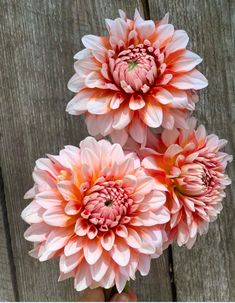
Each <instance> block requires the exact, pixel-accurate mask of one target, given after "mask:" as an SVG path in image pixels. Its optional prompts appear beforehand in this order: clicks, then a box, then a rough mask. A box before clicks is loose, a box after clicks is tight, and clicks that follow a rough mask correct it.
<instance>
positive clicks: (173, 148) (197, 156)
mask: <svg viewBox="0 0 235 303" xmlns="http://www.w3.org/2000/svg"><path fill="white" fill-rule="evenodd" d="M195 126H196V120H194V119H190V120H189V130H179V129H174V130H171V131H169V130H164V131H163V132H162V134H157V135H153V134H152V135H151V136H150V137H149V143H148V145H147V146H148V148H146V149H145V150H142V154H143V157H144V159H143V161H142V165H143V166H144V167H145V169H146V171H147V172H148V173H149V175H151V176H153V177H155V179H156V181H157V182H158V183H159V188H160V186H162V188H161V189H162V190H163V189H164V187H165V190H166V194H167V201H166V206H167V207H168V209H169V211H170V213H171V219H170V222H169V223H168V224H167V227H166V231H167V234H168V242H167V243H168V244H169V243H171V242H172V241H173V240H174V239H176V240H177V243H178V245H179V246H181V245H183V244H186V246H187V247H188V248H191V247H192V246H193V244H194V242H195V240H196V237H197V234H198V233H199V234H200V235H201V234H205V233H206V232H207V231H208V227H209V222H212V221H214V220H215V219H216V217H217V215H218V214H219V213H220V211H221V210H222V204H221V201H222V200H223V198H224V197H225V192H224V189H225V187H226V185H229V184H230V183H231V182H230V179H229V178H228V176H227V175H225V168H226V166H227V162H228V161H231V160H232V156H229V155H228V154H226V153H224V152H221V151H219V150H220V149H221V148H222V147H224V146H225V145H226V143H227V141H226V140H219V139H218V137H217V136H216V135H209V136H206V131H205V128H204V126H202V125H201V126H199V127H198V128H197V130H195Z"/></svg>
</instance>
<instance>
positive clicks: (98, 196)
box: [81, 180, 133, 231]
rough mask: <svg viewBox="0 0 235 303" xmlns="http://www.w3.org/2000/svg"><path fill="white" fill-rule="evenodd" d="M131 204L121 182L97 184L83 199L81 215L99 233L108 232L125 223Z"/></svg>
mask: <svg viewBox="0 0 235 303" xmlns="http://www.w3.org/2000/svg"><path fill="white" fill-rule="evenodd" d="M132 202H133V200H132V199H130V198H129V196H128V194H127V192H126V190H125V189H124V188H123V186H122V181H119V180H117V181H105V182H99V183H96V184H95V185H94V186H93V187H92V188H91V189H90V190H88V194H87V195H86V196H85V197H84V199H83V203H84V209H83V211H82V213H81V215H82V217H84V218H87V219H88V221H89V222H90V223H92V224H94V225H96V227H97V228H98V229H99V230H100V231H108V230H109V229H110V228H113V227H115V226H117V225H118V224H119V223H125V222H124V221H126V218H125V216H126V214H127V213H128V210H129V207H130V206H131V204H132Z"/></svg>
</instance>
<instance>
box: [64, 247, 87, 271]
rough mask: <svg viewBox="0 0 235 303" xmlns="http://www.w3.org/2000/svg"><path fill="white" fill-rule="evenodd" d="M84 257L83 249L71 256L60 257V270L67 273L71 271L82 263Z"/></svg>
mask: <svg viewBox="0 0 235 303" xmlns="http://www.w3.org/2000/svg"><path fill="white" fill-rule="evenodd" d="M82 259H83V253H82V252H81V251H79V252H77V253H76V254H74V255H71V256H65V255H62V256H61V257H60V271H61V272H63V273H65V274H66V273H69V272H71V271H72V270H73V269H75V268H76V267H77V266H78V265H79V264H80V263H81V261H82Z"/></svg>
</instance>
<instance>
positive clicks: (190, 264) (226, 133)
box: [149, 0, 235, 301]
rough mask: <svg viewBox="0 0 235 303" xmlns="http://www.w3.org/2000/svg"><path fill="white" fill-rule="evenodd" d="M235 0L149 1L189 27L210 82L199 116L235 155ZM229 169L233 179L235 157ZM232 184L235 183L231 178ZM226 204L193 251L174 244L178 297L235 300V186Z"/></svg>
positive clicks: (153, 11) (155, 12)
mask: <svg viewBox="0 0 235 303" xmlns="http://www.w3.org/2000/svg"><path fill="white" fill-rule="evenodd" d="M234 6H235V3H234V1H223V0H207V1H203V0H199V1H194V0H189V1H183V0H177V1H174V0H169V1H168V0H167V1H162V0H159V1H156V0H149V11H150V16H151V18H154V19H156V18H157V17H158V18H160V17H162V16H164V14H165V13H166V12H169V13H170V23H172V24H174V25H175V27H176V28H178V29H185V30H186V31H187V32H188V34H189V37H190V41H191V42H190V43H189V48H190V49H192V50H193V51H195V52H196V53H198V54H200V55H201V57H202V58H203V59H204V61H203V63H202V64H201V66H200V67H199V69H200V70H201V71H202V72H203V73H204V74H205V75H206V76H207V78H208V80H209V86H208V88H207V89H205V90H204V91H203V92H201V93H200V102H199V103H198V104H197V107H196V108H197V109H196V112H195V116H196V117H197V118H198V120H199V123H203V124H205V125H206V128H207V130H208V133H211V132H214V133H216V134H218V135H219V136H220V137H221V138H225V139H227V140H228V141H229V143H228V146H227V147H226V148H225V150H226V151H227V152H229V153H230V154H234V147H235V139H234V138H235V137H234V136H235V132H234V130H235V129H234V112H235V104H234V95H235V94H234V93H235V92H234V87H235V85H234V79H235V75H234V70H235V69H234V67H235V66H234V63H235V52H234V25H235V7H234ZM228 173H229V175H230V177H231V178H232V179H233V180H234V178H235V175H234V162H233V163H232V164H230V165H229V169H228ZM233 184H234V183H233ZM223 205H224V209H223V211H222V213H221V215H220V216H219V218H218V220H217V221H216V222H214V223H212V224H211V226H210V229H209V233H208V234H207V235H206V236H203V237H201V238H200V239H198V240H197V242H196V244H195V246H194V247H193V248H192V250H190V251H188V250H187V249H186V248H179V247H177V246H176V245H174V247H173V260H174V276H175V283H176V291H177V299H178V300H179V301H234V300H235V287H234V286H235V227H234V217H235V188H234V186H233V187H232V186H230V187H229V188H228V189H227V198H226V200H224V202H223Z"/></svg>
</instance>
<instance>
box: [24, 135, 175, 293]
mask: <svg viewBox="0 0 235 303" xmlns="http://www.w3.org/2000/svg"><path fill="white" fill-rule="evenodd" d="M33 179H34V182H35V185H34V186H33V188H32V189H31V190H29V191H28V192H27V193H26V195H25V198H30V199H33V201H32V202H31V203H30V204H29V205H28V206H27V207H26V208H25V209H24V210H23V212H22V218H23V219H24V220H25V221H26V222H27V223H29V224H31V225H30V227H29V228H28V229H27V230H26V232H25V235H24V236H25V238H26V239H27V240H28V241H32V242H34V243H35V244H34V249H33V250H32V251H31V252H30V255H31V256H33V257H35V258H38V259H39V260H40V261H45V260H48V259H51V258H53V257H56V256H59V257H60V272H61V274H60V278H59V280H64V279H66V278H69V277H74V286H75V288H76V289H77V290H78V291H80V290H83V289H85V288H87V287H91V288H95V287H98V286H101V287H104V288H110V287H112V286H113V285H116V287H117V289H118V291H119V292H121V291H122V290H123V288H124V286H125V283H126V281H127V280H129V279H130V278H132V279H134V278H135V273H136V271H137V270H139V271H140V273H141V274H142V275H146V274H147V273H148V271H149V267H150V261H151V258H154V257H158V256H159V255H160V254H161V253H162V243H163V240H164V230H162V227H163V226H164V224H165V223H166V222H168V221H169V219H170V216H169V211H168V210H167V208H165V206H164V204H165V193H164V192H161V191H159V190H158V189H157V186H156V185H155V182H154V178H152V177H150V176H147V175H146V173H145V172H144V170H143V168H141V167H140V161H139V159H138V158H137V157H136V156H135V155H134V154H133V153H129V154H124V152H123V150H122V148H121V146H120V145H119V144H113V145H112V144H111V143H110V142H108V141H106V140H101V141H98V142H97V141H96V140H95V139H94V138H92V137H88V138H86V139H85V140H83V141H82V142H81V143H80V148H78V147H74V146H66V147H65V149H63V150H62V151H60V154H59V156H52V155H48V159H47V158H45V159H44V158H43V159H39V160H37V161H36V167H35V169H34V172H33Z"/></svg>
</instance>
